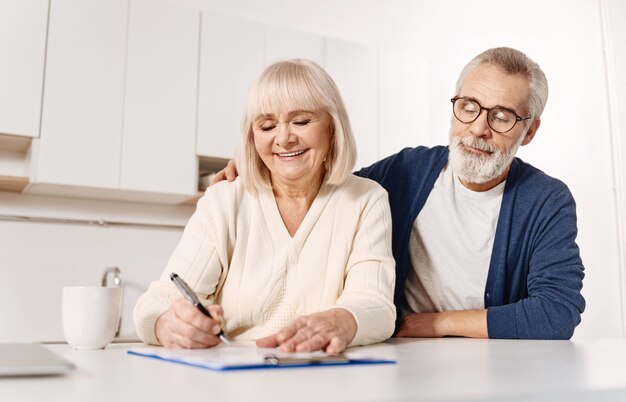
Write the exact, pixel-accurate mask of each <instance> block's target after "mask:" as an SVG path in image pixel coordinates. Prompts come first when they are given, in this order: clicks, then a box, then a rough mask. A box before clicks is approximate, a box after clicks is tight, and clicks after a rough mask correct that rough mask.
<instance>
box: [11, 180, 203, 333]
mask: <svg viewBox="0 0 626 402" xmlns="http://www.w3.org/2000/svg"><path fill="white" fill-rule="evenodd" d="M191 213H192V208H191V207H165V206H159V205H148V204H133V203H114V202H103V201H86V200H76V199H67V198H55V197H42V196H29V195H19V194H11V193H1V192H0V214H4V215H17V216H37V217H47V218H67V219H79V220H80V219H85V220H106V221H109V222H131V223H144V224H145V223H148V224H150V223H151V224H162V225H169V226H181V225H184V224H185V222H186V221H187V220H188V218H189V216H190V214H191ZM181 234H182V229H180V228H179V229H176V228H174V229H159V228H156V229H154V228H144V227H133V226H128V227H126V226H124V227H118V226H99V225H77V224H56V223H54V224H51V223H36V222H34V223H33V222H7V221H0V278H2V279H1V280H0V289H1V291H0V342H2V341H22V342H23V341H61V340H63V332H62V326H61V289H62V288H63V286H71V285H81V286H84V285H91V286H99V285H100V281H101V279H102V273H103V271H104V268H105V267H109V266H117V267H119V268H120V270H121V271H122V285H123V287H124V295H123V297H124V300H123V303H122V305H123V307H122V308H123V311H122V327H121V329H120V338H123V339H136V338H137V336H136V334H135V329H134V324H133V322H132V309H133V306H134V304H135V301H136V300H137V298H138V297H139V295H140V294H141V293H143V292H144V291H145V288H146V286H147V284H148V283H149V282H150V281H152V280H155V279H157V278H158V277H159V275H160V274H161V271H162V270H163V268H164V267H165V264H166V262H167V259H168V258H169V255H170V254H171V252H172V251H173V249H174V247H175V246H176V244H177V242H178V240H179V239H180V236H181Z"/></svg>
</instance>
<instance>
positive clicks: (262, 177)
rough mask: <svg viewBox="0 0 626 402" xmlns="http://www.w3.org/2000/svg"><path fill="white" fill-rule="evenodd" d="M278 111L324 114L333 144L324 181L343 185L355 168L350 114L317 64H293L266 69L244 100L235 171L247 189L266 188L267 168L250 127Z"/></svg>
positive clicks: (271, 66) (283, 63)
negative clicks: (239, 146) (263, 117)
mask: <svg viewBox="0 0 626 402" xmlns="http://www.w3.org/2000/svg"><path fill="white" fill-rule="evenodd" d="M281 110H323V111H325V112H326V113H328V114H329V116H330V117H331V145H330V151H329V154H328V156H327V158H326V162H325V168H326V174H325V176H324V182H325V183H327V184H331V185H339V184H341V183H342V182H343V181H344V180H345V178H346V177H347V176H348V175H349V174H350V173H351V172H352V170H353V169H354V164H355V162H356V144H355V141H354V137H353V135H352V129H351V128H350V120H349V119H348V113H347V112H346V108H345V106H344V104H343V101H342V99H341V95H340V94H339V90H338V89H337V86H336V85H335V83H334V81H333V80H332V78H330V76H329V75H328V73H326V71H324V69H323V68H322V67H320V66H319V65H317V64H315V63H314V62H312V61H309V60H302V59H293V60H288V61H281V62H277V63H274V64H272V65H270V66H269V67H267V68H266V69H265V70H264V71H263V72H262V73H261V75H260V76H259V77H258V78H257V80H256V81H255V82H254V84H253V86H252V88H251V90H250V93H249V95H248V100H247V106H246V112H245V115H244V120H243V130H242V134H243V135H242V142H241V153H240V155H239V161H238V163H237V166H238V168H239V173H240V175H241V178H242V180H243V184H244V186H245V187H246V189H248V190H252V191H257V190H258V189H259V186H261V185H270V183H269V179H268V177H269V174H268V169H267V167H266V166H265V164H264V163H263V161H262V160H261V157H260V156H259V155H258V153H257V151H256V148H255V146H254V133H253V127H252V125H253V123H254V121H255V119H256V118H257V117H258V116H259V115H260V114H271V113H276V112H277V111H281Z"/></svg>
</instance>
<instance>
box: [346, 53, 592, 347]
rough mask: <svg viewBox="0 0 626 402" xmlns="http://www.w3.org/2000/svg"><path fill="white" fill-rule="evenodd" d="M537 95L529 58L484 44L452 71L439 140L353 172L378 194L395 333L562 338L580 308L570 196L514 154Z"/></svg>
mask: <svg viewBox="0 0 626 402" xmlns="http://www.w3.org/2000/svg"><path fill="white" fill-rule="evenodd" d="M547 98H548V84H547V81H546V77H545V75H544V73H543V72H542V71H541V69H540V68H539V66H538V65H537V64H536V63H535V62H533V61H532V60H531V59H529V58H528V57H527V56H526V55H525V54H523V53H522V52H519V51H517V50H514V49H510V48H495V49H490V50H487V51H485V52H484V53H482V54H480V55H478V56H477V57H475V58H474V59H473V60H472V61H470V62H469V64H467V66H466V67H465V68H464V69H463V71H462V72H461V74H460V76H459V79H458V81H457V86H456V95H455V96H454V97H453V98H452V99H451V101H452V111H453V113H452V127H451V129H450V144H449V146H448V147H433V148H425V147H418V148H407V149H404V150H402V151H400V152H399V153H397V154H395V155H392V156H390V157H388V158H386V159H383V160H382V161H380V162H377V163H375V164H374V165H372V166H370V167H367V168H364V169H362V170H361V171H360V172H358V173H357V174H358V175H359V176H363V177H368V178H370V179H372V180H375V181H377V182H379V183H380V184H381V185H382V186H383V187H384V188H385V189H386V190H387V191H388V192H389V198H390V203H391V210H392V218H393V249H394V250H393V251H394V257H395V258H396V264H397V267H396V271H397V279H396V280H397V283H396V294H395V302H396V304H397V306H398V307H399V310H400V314H401V318H400V321H399V328H398V329H397V336H404V337H436V336H448V335H450V336H468V337H479V338H485V337H489V338H530V339H569V338H570V337H571V336H572V334H573V332H574V328H575V327H576V325H578V323H580V314H581V313H582V312H583V310H584V308H585V300H584V299H583V297H582V295H581V294H580V290H581V288H582V280H583V276H584V273H583V269H584V268H583V265H582V261H581V259H580V256H579V250H578V246H577V245H576V233H577V228H576V206H575V203H574V199H573V197H572V195H571V193H570V192H569V190H568V188H567V186H566V185H565V184H563V183H562V182H561V181H559V180H557V179H554V178H552V177H550V176H548V175H546V174H545V173H543V172H542V171H540V170H538V169H536V168H534V167H533V166H531V165H529V164H527V163H524V162H523V161H522V160H520V159H518V158H515V153H516V152H517V150H518V148H519V147H520V146H521V145H527V144H529V143H530V142H531V141H532V140H533V138H534V137H535V134H536V133H537V129H538V128H539V125H540V123H541V119H540V117H541V113H542V111H543V109H544V106H545V104H546V101H547Z"/></svg>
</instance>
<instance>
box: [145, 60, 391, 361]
mask: <svg viewBox="0 0 626 402" xmlns="http://www.w3.org/2000/svg"><path fill="white" fill-rule="evenodd" d="M355 159H356V150H355V145H354V139H353V137H352V132H351V129H350V123H349V121H348V116H347V114H346V110H345V108H344V105H343V102H342V100H341V97H340V95H339V92H338V90H337V87H336V86H335V84H334V82H333V81H332V79H331V78H330V77H329V76H328V74H326V72H325V71H324V70H323V69H322V68H321V67H319V66H318V65H317V64H315V63H313V62H310V61H306V60H292V61H286V62H279V63H276V64H273V65H271V66H269V67H268V68H267V69H266V70H265V71H264V72H263V73H262V74H261V76H260V77H259V78H258V79H257V81H256V82H255V84H254V86H253V87H252V89H251V91H250V94H249V97H248V103H247V111H246V114H245V120H244V129H243V137H242V145H241V155H240V159H239V161H238V165H239V166H240V178H239V179H237V180H236V181H234V182H232V183H230V182H226V181H224V182H220V183H218V184H216V185H214V186H211V187H209V189H208V190H207V191H206V194H205V195H204V197H202V199H201V200H200V201H199V202H198V206H197V209H196V212H195V213H194V215H193V216H192V217H191V219H190V221H189V223H188V224H187V227H186V228H185V231H184V234H183V237H182V239H181V241H180V243H179V244H178V246H177V248H176V250H175V251H174V253H173V255H172V256H171V258H170V260H169V263H168V265H167V267H166V268H165V271H164V272H163V274H162V275H161V279H160V280H159V281H157V282H153V283H152V284H151V285H150V288H149V289H148V291H147V292H146V293H145V294H143V295H142V296H141V298H140V299H139V301H138V302H137V305H136V306H135V324H136V327H137V331H138V333H139V336H140V337H141V338H142V339H143V340H144V341H145V342H147V343H150V344H157V345H158V344H160V345H164V346H167V347H182V348H205V347H211V346H214V345H216V344H218V343H219V338H218V337H217V334H218V333H219V332H220V330H221V329H222V328H223V331H224V332H225V333H226V334H227V335H228V336H229V337H230V338H231V339H234V340H256V341H257V342H256V343H257V345H258V346H261V347H277V346H278V347H280V348H281V350H283V351H287V352H291V351H314V350H325V351H327V352H329V353H338V352H341V351H342V350H344V349H345V348H346V347H347V346H351V345H365V344H370V343H374V342H380V341H383V340H385V339H387V338H388V337H390V336H391V334H392V333H393V329H394V321H395V317H396V315H395V307H394V304H393V286H394V280H395V273H394V260H393V257H392V252H391V215H390V211H389V204H388V201H387V194H386V192H385V191H384V190H383V189H382V188H381V187H380V186H379V185H378V184H376V183H375V182H373V181H370V180H367V179H362V178H359V177H355V176H353V175H351V174H350V172H351V171H352V169H353V166H354V162H355ZM172 272H176V273H177V274H178V275H179V276H181V277H182V278H184V279H185V280H186V281H187V283H188V284H189V285H190V286H191V287H192V288H193V290H194V291H195V292H196V293H197V294H198V296H199V298H200V299H201V300H202V303H203V304H204V305H205V306H206V307H207V309H208V310H209V312H210V314H211V316H212V318H209V317H207V316H205V315H203V314H202V313H200V311H199V310H198V309H196V308H195V307H194V306H193V305H192V304H191V303H189V302H188V301H186V300H184V299H182V298H181V296H180V294H179V292H178V291H177V290H176V289H175V287H174V286H173V284H172V283H171V282H170V280H169V276H170V273H172Z"/></svg>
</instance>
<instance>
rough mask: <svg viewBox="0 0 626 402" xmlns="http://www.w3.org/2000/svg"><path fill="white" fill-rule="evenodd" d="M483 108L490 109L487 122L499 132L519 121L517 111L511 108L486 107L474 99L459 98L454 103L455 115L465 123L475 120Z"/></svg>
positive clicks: (505, 130) (507, 129)
mask: <svg viewBox="0 0 626 402" xmlns="http://www.w3.org/2000/svg"><path fill="white" fill-rule="evenodd" d="M482 109H485V110H488V112H487V124H489V127H491V129H493V130H494V131H496V132H498V133H506V132H507V131H510V130H511V129H512V128H513V127H514V126H515V123H517V118H516V116H515V113H513V112H511V111H510V110H507V109H503V108H499V107H494V108H493V109H486V108H483V107H482V106H481V105H480V104H479V103H478V102H476V101H475V100H473V99H465V98H458V99H456V100H455V101H454V105H453V111H454V116H455V117H456V118H457V119H459V121H461V122H463V123H472V122H473V121H475V120H476V119H477V118H478V116H480V112H481V110H482Z"/></svg>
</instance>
